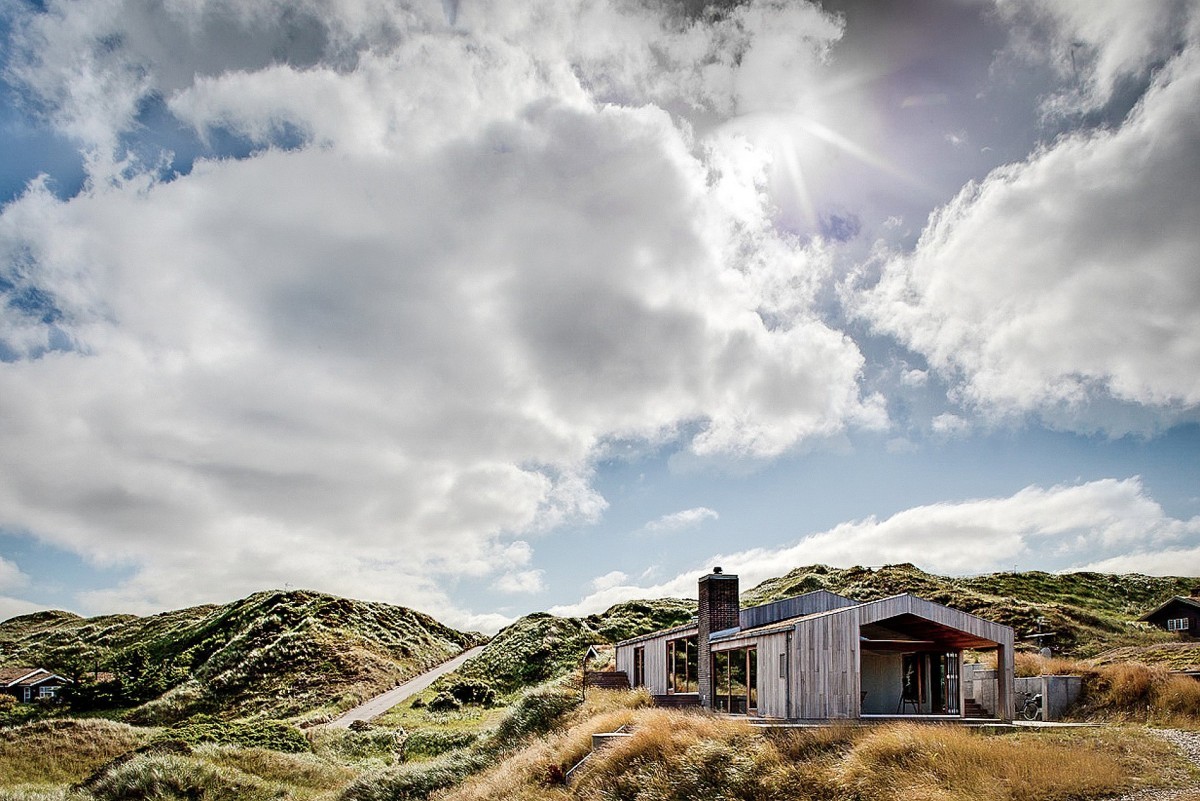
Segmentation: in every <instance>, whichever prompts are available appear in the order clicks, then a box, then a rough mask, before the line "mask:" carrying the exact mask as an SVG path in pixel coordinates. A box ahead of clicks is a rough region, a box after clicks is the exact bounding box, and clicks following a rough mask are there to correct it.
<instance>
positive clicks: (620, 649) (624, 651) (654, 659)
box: [617, 626, 696, 695]
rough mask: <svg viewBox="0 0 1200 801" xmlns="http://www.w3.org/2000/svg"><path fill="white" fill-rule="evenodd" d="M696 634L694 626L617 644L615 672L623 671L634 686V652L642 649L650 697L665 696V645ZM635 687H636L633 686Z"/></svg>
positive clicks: (646, 683) (646, 686)
mask: <svg viewBox="0 0 1200 801" xmlns="http://www.w3.org/2000/svg"><path fill="white" fill-rule="evenodd" d="M695 634H696V627H695V626H688V627H681V628H675V629H669V630H668V631H663V632H658V633H655V634H647V635H645V636H642V637H635V638H633V639H631V640H623V641H622V642H619V643H617V670H623V671H625V674H626V675H627V676H629V682H630V684H634V669H633V666H634V652H635V651H636V650H637V649H638V648H642V649H644V654H645V684H644V685H642V686H644V687H645V688H646V689H647V690H649V691H650V694H651V695H666V694H667V674H668V671H667V643H668V642H670V641H671V640H677V639H679V638H680V637H689V636H692V635H695ZM634 686H635V687H636V686H637V685H636V684H634Z"/></svg>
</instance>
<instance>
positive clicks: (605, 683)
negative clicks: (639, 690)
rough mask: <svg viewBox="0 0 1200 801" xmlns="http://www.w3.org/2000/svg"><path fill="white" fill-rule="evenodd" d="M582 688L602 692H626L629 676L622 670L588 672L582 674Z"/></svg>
mask: <svg viewBox="0 0 1200 801" xmlns="http://www.w3.org/2000/svg"><path fill="white" fill-rule="evenodd" d="M583 686H584V687H587V688H591V687H599V688H600V689H603V690H628V689H629V676H628V675H627V674H626V673H625V671H623V670H589V671H587V672H586V673H584V674H583Z"/></svg>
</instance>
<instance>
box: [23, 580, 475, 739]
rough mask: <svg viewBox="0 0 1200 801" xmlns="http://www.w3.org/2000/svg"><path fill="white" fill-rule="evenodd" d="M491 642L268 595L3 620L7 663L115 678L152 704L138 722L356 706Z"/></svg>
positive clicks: (378, 610)
mask: <svg viewBox="0 0 1200 801" xmlns="http://www.w3.org/2000/svg"><path fill="white" fill-rule="evenodd" d="M480 641H482V637H481V636H480V635H478V634H475V633H464V632H460V631H456V630H455V629H452V628H450V627H448V626H444V625H442V624H441V623H439V622H437V621H436V620H434V619H433V618H431V617H429V616H428V615H425V614H422V613H420V612H416V611H413V610H411V609H407V608H405V607H401V606H393V605H390V604H383V603H369V602H364V601H352V600H349V599H346V598H338V597H336V596H332V595H325V594H322V593H316V592H307V591H290V592H260V593H256V594H254V595H251V596H250V597H248V598H245V599H242V600H240V601H235V602H233V603H230V604H225V605H223V606H212V605H209V606H198V607H192V608H189V609H181V610H177V611H173V612H165V613H163V614H159V615H153V616H149V617H134V616H124V615H122V616H106V617H98V618H89V619H84V618H80V617H77V616H75V615H70V614H68V613H64V612H41V613H37V614H34V615H24V616H21V617H17V618H13V619H11V620H8V621H6V622H4V623H0V664H10V665H11V664H39V665H44V666H46V667H48V668H51V669H54V670H56V671H59V672H64V673H67V674H75V675H82V676H84V677H86V675H87V674H88V673H90V672H91V671H92V670H101V671H111V672H114V673H116V674H117V675H118V676H119V677H120V678H121V679H122V684H123V687H122V688H121V691H120V700H121V701H123V702H124V703H127V704H128V703H138V702H141V701H147V702H148V703H145V704H143V705H142V706H141V707H140V708H138V709H136V710H134V711H133V712H132V713H131V719H132V720H135V721H143V722H170V721H174V720H179V719H182V718H184V717H188V716H190V715H192V714H195V713H197V712H203V713H210V714H218V715H221V716H223V717H236V716H245V715H264V716H272V717H289V716H295V715H301V714H305V713H309V712H312V711H313V710H319V709H322V708H325V709H331V708H344V707H347V706H349V705H351V703H352V702H353V701H355V700H358V699H361V698H366V697H369V696H370V695H373V694H375V693H377V692H381V691H383V690H385V689H387V688H389V687H391V686H393V685H395V684H397V683H399V682H401V681H403V680H405V679H407V678H409V677H411V676H413V675H415V674H417V673H419V672H421V671H423V670H424V669H426V668H428V667H431V666H433V665H435V664H438V663H440V662H442V661H445V660H446V659H448V658H449V657H451V656H454V655H455V654H457V653H459V652H460V651H462V650H463V649H464V648H466V647H469V646H471V645H474V644H476V643H478V642H480ZM160 695H161V698H160V697H159V696H160Z"/></svg>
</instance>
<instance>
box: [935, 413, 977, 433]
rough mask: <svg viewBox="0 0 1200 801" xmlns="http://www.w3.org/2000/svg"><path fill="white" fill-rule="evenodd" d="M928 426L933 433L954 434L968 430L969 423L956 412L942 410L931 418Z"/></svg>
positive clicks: (969, 427)
mask: <svg viewBox="0 0 1200 801" xmlns="http://www.w3.org/2000/svg"><path fill="white" fill-rule="evenodd" d="M930 428H931V429H932V430H933V432H934V433H935V434H947V435H955V434H962V433H964V432H966V431H969V430H970V429H971V424H970V422H968V421H967V420H964V419H963V418H961V417H959V416H958V415H956V414H951V413H950V412H944V413H942V414H939V415H938V416H937V417H935V418H933V420H932V421H931V422H930Z"/></svg>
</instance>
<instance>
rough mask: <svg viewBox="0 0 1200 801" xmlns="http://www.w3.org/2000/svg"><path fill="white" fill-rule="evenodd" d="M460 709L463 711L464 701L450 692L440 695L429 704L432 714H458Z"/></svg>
mask: <svg viewBox="0 0 1200 801" xmlns="http://www.w3.org/2000/svg"><path fill="white" fill-rule="evenodd" d="M460 709H462V701H460V700H458V699H457V698H455V697H454V696H453V695H451V694H450V693H448V692H441V693H438V694H437V695H435V696H434V697H433V700H432V701H430V702H429V710H430V711H431V712H457V711H458V710H460Z"/></svg>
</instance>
